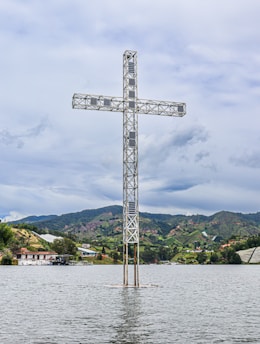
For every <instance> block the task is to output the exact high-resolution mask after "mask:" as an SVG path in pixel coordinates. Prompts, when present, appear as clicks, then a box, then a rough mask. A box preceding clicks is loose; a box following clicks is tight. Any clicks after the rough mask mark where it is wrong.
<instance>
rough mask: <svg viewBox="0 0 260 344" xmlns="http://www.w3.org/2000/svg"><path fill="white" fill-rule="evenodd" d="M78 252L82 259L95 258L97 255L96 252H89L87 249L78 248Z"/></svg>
mask: <svg viewBox="0 0 260 344" xmlns="http://www.w3.org/2000/svg"><path fill="white" fill-rule="evenodd" d="M78 251H79V252H80V254H81V256H82V257H95V256H96V255H97V252H95V251H92V250H89V249H88V248H83V247H78Z"/></svg>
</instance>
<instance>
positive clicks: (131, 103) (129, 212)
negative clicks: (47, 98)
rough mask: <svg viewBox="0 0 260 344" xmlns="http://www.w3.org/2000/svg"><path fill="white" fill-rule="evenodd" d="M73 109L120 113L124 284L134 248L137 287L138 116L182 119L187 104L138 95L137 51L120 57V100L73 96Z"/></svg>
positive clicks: (77, 94) (118, 98)
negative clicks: (121, 73)
mask: <svg viewBox="0 0 260 344" xmlns="http://www.w3.org/2000/svg"><path fill="white" fill-rule="evenodd" d="M72 107H73V109H83V110H102V111H113V112H122V113H123V247H124V250H123V263H124V271H123V284H124V286H128V260H129V252H128V248H129V245H130V244H133V245H134V286H135V287H138V286H139V204H138V114H147V115H161V116H173V117H182V116H184V115H185V114H186V104H185V103H176V102H168V101H157V100H145V99H139V98H138V96H137V52H136V51H130V50H126V51H125V52H124V55H123V98H121V97H110V96H103V95H90V94H80V93H75V94H74V95H73V100H72Z"/></svg>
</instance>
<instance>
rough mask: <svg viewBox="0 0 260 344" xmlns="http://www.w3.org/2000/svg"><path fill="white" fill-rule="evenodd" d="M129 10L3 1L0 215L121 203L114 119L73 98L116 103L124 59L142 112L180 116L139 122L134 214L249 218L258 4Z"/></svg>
mask: <svg viewBox="0 0 260 344" xmlns="http://www.w3.org/2000/svg"><path fill="white" fill-rule="evenodd" d="M127 5H128V3H127V2H126V1H125V0H122V1H121V0H120V1H119V0H114V1H113V2H112V1H103V0H102V1H101V2H100V7H99V9H98V10H97V4H96V3H95V2H84V1H81V0H75V1H73V3H71V2H60V1H58V2H53V1H45V2H44V5H42V4H41V2H36V1H32V0H29V1H26V2H21V1H18V0H12V1H10V0H3V1H1V5H0V9H1V11H0V29H1V30H0V40H1V51H3V53H2V54H1V56H0V63H1V79H0V87H1V93H0V119H1V128H0V149H1V171H0V193H1V201H0V214H8V213H10V212H12V213H17V212H18V213H20V214H21V213H22V214H25V213H26V214H28V215H29V214H31V213H35V214H41V213H45V214H46V213H64V212H66V211H68V212H69V211H74V210H75V211H76V210H78V209H84V208H86V207H90V208H94V207H97V206H102V205H104V204H113V203H119V201H120V199H119V198H120V197H121V196H120V193H121V191H122V185H121V181H122V115H121V114H112V113H106V112H103V113H101V112H98V111H96V112H87V111H75V110H72V109H71V97H72V94H73V93H74V92H83V93H84V92H85V93H91V94H105V95H114V96H121V95H122V54H123V52H124V50H126V49H135V50H137V51H138V95H139V97H140V98H144V99H145V98H147V99H162V100H173V101H185V102H186V103H187V115H186V116H185V117H183V118H178V119H177V118H165V117H164V118H158V117H159V116H150V117H149V116H146V118H145V116H144V117H141V116H140V119H139V179H140V206H141V208H142V209H145V210H146V211H150V210H153V211H159V210H160V211H163V210H164V209H167V211H169V212H172V213H175V212H181V213H186V212H189V213H190V212H200V213H205V212H206V213H208V212H213V211H215V210H220V209H226V210H237V211H242V212H243V211H248V210H250V211H251V212H252V211H255V210H259V208H260V204H259V201H258V199H259V190H258V185H260V180H259V179H260V177H259V173H258V168H259V166H260V164H259V154H258V151H257V148H256V149H255V150H253V149H252V148H251V147H258V145H259V126H260V117H259V116H258V110H259V108H260V104H259V99H260V97H259V96H260V88H259V82H258V81H257V80H259V79H260V72H259V71H260V60H259V55H260V38H259V34H258V32H259V29H260V23H259V18H258V14H259V10H260V2H259V1H258V0H251V1H250V6H249V5H248V3H246V2H245V1H242V0H230V1H228V2H225V3H224V2H221V1H219V0H211V1H208V2H205V1H202V0H195V1H193V2H191V1H190V0H183V1H181V2H176V1H175V2H173V1H170V0H165V1H163V2H160V3H159V2H158V3H156V2H155V3H154V4H153V5H152V6H151V4H150V1H148V0H133V1H132V2H131V11H130V12H127V13H126V12H125V6H127ZM144 13H145V16H144V15H143V14H144ZM173 13H174V20H173ZM133 14H134V15H133ZM46 18H48V21H46ZM241 47H243V48H241ZM46 113H47V114H48V118H49V119H48V118H47V117H43V115H42V114H46ZM243 152H246V153H243ZM230 157H232V159H231V158H230ZM253 185H254V187H253ZM120 190H121V191H120ZM241 195H243V197H241ZM21 199H23V202H21Z"/></svg>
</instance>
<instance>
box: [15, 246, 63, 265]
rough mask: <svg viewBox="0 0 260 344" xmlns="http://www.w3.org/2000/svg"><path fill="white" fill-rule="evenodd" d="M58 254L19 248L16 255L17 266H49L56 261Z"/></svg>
mask: <svg viewBox="0 0 260 344" xmlns="http://www.w3.org/2000/svg"><path fill="white" fill-rule="evenodd" d="M57 256H58V254H57V253H56V252H51V251H36V252H32V251H28V250H27V249H26V248H21V249H20V251H19V252H17V253H16V258H17V260H18V265H51V264H52V262H53V261H55V260H56V257H57Z"/></svg>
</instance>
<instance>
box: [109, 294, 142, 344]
mask: <svg viewBox="0 0 260 344" xmlns="http://www.w3.org/2000/svg"><path fill="white" fill-rule="evenodd" d="M140 293H141V290H140V289H138V288H122V291H121V293H120V304H119V305H118V307H119V308H120V314H119V318H118V319H116V320H115V326H114V330H115V333H116V335H115V338H114V339H112V340H111V341H110V343H117V344H119V343H125V344H140V343H144V341H142V339H144V336H146V338H147V335H148V334H147V333H145V332H146V331H145V327H144V326H143V324H142V321H141V318H142V316H143V314H142V304H141V301H142V300H141V294H140Z"/></svg>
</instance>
